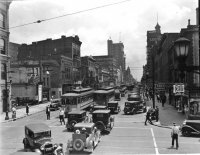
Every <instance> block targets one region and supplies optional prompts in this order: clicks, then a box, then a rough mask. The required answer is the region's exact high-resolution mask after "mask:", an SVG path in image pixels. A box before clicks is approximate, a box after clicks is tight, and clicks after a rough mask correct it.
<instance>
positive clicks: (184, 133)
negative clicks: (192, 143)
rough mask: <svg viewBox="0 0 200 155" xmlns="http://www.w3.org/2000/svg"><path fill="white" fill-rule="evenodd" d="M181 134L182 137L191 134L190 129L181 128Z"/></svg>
mask: <svg viewBox="0 0 200 155" xmlns="http://www.w3.org/2000/svg"><path fill="white" fill-rule="evenodd" d="M182 135H183V136H184V137H189V136H190V135H191V133H190V131H188V130H186V129H182Z"/></svg>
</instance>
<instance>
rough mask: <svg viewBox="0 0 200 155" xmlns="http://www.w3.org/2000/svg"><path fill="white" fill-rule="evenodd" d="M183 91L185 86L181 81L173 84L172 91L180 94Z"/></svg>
mask: <svg viewBox="0 0 200 155" xmlns="http://www.w3.org/2000/svg"><path fill="white" fill-rule="evenodd" d="M184 92H185V86H184V84H183V83H177V84H174V85H173V93H175V94H181V93H184Z"/></svg>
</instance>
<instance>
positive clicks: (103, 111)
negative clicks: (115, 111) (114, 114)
mask: <svg viewBox="0 0 200 155" xmlns="http://www.w3.org/2000/svg"><path fill="white" fill-rule="evenodd" d="M98 113H104V114H107V113H110V110H106V109H105V110H95V111H93V114H98Z"/></svg>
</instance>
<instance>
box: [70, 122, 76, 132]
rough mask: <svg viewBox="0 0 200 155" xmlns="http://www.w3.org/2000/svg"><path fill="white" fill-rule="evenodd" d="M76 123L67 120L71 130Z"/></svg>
mask: <svg viewBox="0 0 200 155" xmlns="http://www.w3.org/2000/svg"><path fill="white" fill-rule="evenodd" d="M76 123H77V122H76V121H71V122H69V124H70V126H71V129H72V130H73V129H74V125H75V124H76Z"/></svg>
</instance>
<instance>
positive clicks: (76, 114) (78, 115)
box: [66, 110, 86, 131]
mask: <svg viewBox="0 0 200 155" xmlns="http://www.w3.org/2000/svg"><path fill="white" fill-rule="evenodd" d="M85 119H86V111H84V110H73V111H71V112H69V113H68V121H67V123H66V128H67V130H68V131H73V130H74V125H75V124H76V123H80V122H83V121H85Z"/></svg>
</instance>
